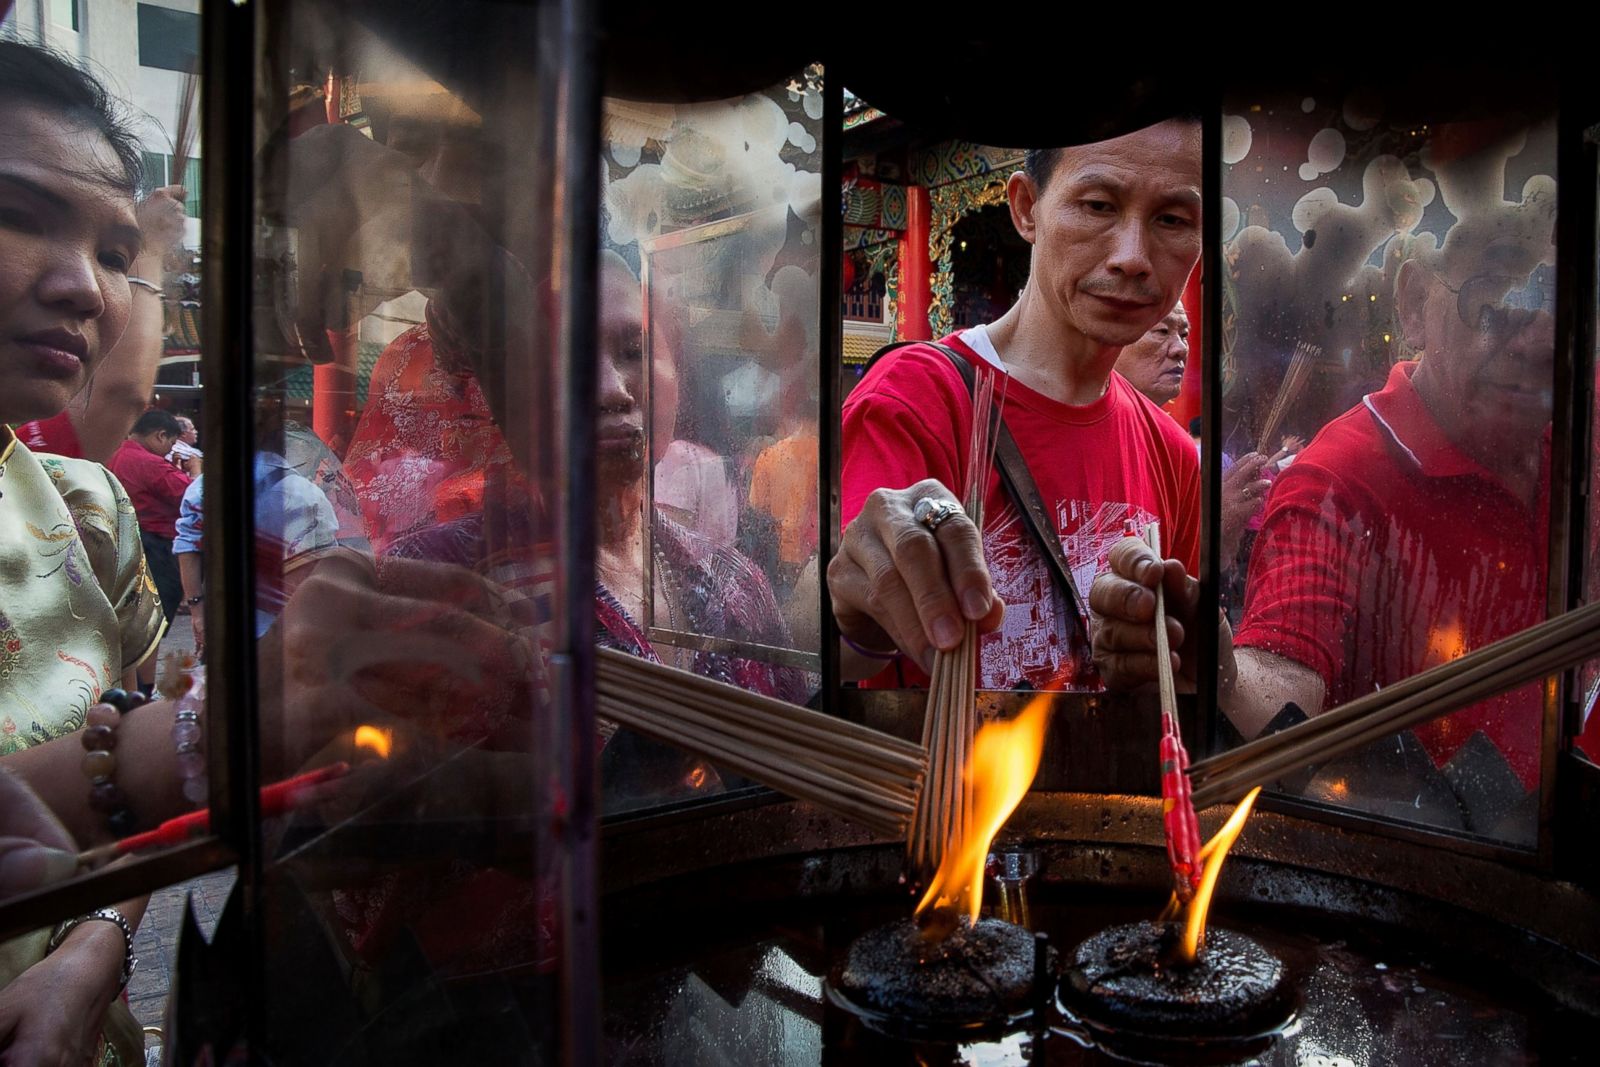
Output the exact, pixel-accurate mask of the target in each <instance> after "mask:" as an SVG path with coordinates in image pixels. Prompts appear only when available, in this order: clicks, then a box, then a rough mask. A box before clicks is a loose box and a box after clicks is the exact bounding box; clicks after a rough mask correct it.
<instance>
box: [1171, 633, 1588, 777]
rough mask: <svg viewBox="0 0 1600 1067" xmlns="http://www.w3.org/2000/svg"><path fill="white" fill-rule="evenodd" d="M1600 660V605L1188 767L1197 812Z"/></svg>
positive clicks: (1433, 668) (1517, 635)
mask: <svg viewBox="0 0 1600 1067" xmlns="http://www.w3.org/2000/svg"><path fill="white" fill-rule="evenodd" d="M1596 655H1600V603H1596V604H1588V605H1585V606H1584V607H1581V608H1578V609H1577V610H1576V611H1569V612H1567V613H1566V614H1564V615H1558V616H1556V617H1555V618H1553V619H1550V620H1548V621H1546V622H1542V623H1539V624H1538V625H1537V626H1531V627H1529V628H1528V629H1526V630H1523V631H1522V632H1521V633H1517V634H1513V635H1511V636H1510V637H1507V638H1503V639H1502V640H1499V641H1496V642H1495V643H1494V644H1492V645H1486V646H1485V647H1483V648H1480V649H1478V650H1477V651H1475V652H1469V653H1468V654H1467V655H1465V656H1462V657H1461V658H1460V659H1457V660H1452V661H1451V662H1449V663H1443V664H1440V665H1439V666H1437V667H1432V668H1430V669H1428V670H1426V671H1423V672H1422V673H1421V674H1417V675H1414V676H1412V677H1410V678H1407V679H1405V680H1404V681H1402V682H1397V683H1396V684H1394V685H1391V686H1389V687H1388V688H1387V689H1381V690H1379V691H1378V692H1376V693H1369V694H1368V695H1366V696H1364V697H1359V698H1357V699H1355V700H1352V701H1350V702H1349V703H1348V704H1343V705H1340V706H1339V707H1337V708H1334V709H1332V710H1331V711H1326V712H1323V713H1322V714H1321V715H1318V716H1316V717H1315V718H1312V719H1308V720H1306V721H1305V722H1303V723H1300V724H1298V725H1296V726H1291V727H1290V728H1289V729H1287V730H1283V731H1281V732H1279V733H1275V734H1271V735H1269V736H1267V737H1263V738H1259V739H1257V740H1255V741H1252V742H1250V743H1249V744H1246V745H1241V746H1240V747H1238V748H1236V749H1233V750H1232V751H1230V752H1224V753H1222V754H1221V755H1218V756H1212V757H1211V758H1210V759H1204V760H1201V761H1200V762H1199V763H1196V764H1195V765H1194V766H1192V767H1191V768H1189V779H1190V782H1191V784H1192V785H1193V786H1194V803H1195V806H1196V807H1204V806H1206V805H1208V804H1216V803H1220V802H1221V801H1225V800H1232V799H1234V798H1236V797H1239V796H1242V795H1243V794H1244V793H1245V792H1246V791H1247V790H1249V789H1250V787H1251V786H1255V785H1264V784H1266V783H1268V782H1272V781H1275V780H1277V779H1278V778H1280V777H1282V776H1283V775H1285V774H1288V773H1289V772H1291V771H1295V770H1298V769H1300V768H1301V767H1306V766H1309V765H1311V764H1315V763H1323V762H1326V761H1328V760H1330V759H1334V758H1335V757H1338V756H1342V755H1345V754H1346V753H1349V752H1353V751H1355V750H1356V749H1359V748H1361V747H1363V746H1365V745H1369V744H1371V743H1372V742H1374V741H1378V740H1381V739H1382V738H1385V737H1388V736H1389V735H1390V734H1396V733H1399V732H1400V731H1402V730H1407V729H1410V728H1412V727H1414V726H1420V725H1421V724H1423V723H1425V722H1428V721H1430V720H1433V719H1437V718H1439V717H1441V716H1444V715H1448V714H1450V713H1451V712H1453V711H1459V710H1460V709H1462V708H1465V707H1469V706H1471V705H1473V704H1476V703H1478V702H1479V701H1481V700H1488V699H1489V698H1490V697H1494V696H1498V695H1500V694H1501V693H1505V692H1508V691H1510V690H1512V689H1515V688H1517V687H1518V686H1522V685H1526V684H1528V683H1529V682H1533V681H1537V680H1539V679H1541V678H1547V677H1549V676H1550V675H1553V674H1559V673H1561V672H1562V671H1565V670H1568V669H1569V668H1572V667H1575V666H1577V665H1579V664H1581V663H1583V662H1584V661H1585V660H1588V659H1590V658H1592V657H1594V656H1596Z"/></svg>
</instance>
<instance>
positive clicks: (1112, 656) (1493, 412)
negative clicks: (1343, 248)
mask: <svg viewBox="0 0 1600 1067" xmlns="http://www.w3.org/2000/svg"><path fill="white" fill-rule="evenodd" d="M1494 196H1495V197H1496V198H1498V196H1499V193H1498V192H1496V193H1495V194H1494ZM1477 206H1481V205H1477ZM1463 214H1465V217H1464V218H1462V221H1460V222H1458V223H1457V224H1456V225H1455V226H1454V227H1453V228H1452V229H1451V230H1450V232H1449V233H1448V235H1447V236H1446V238H1445V241H1444V243H1443V245H1442V246H1441V247H1439V248H1438V249H1434V248H1432V247H1431V245H1429V244H1427V243H1421V244H1420V247H1419V250H1418V252H1417V253H1416V254H1415V255H1414V257H1413V258H1411V259H1409V260H1408V261H1407V262H1406V263H1405V264H1404V265H1403V266H1402V267H1401V269H1400V271H1399V274H1398V276H1397V281H1396V293H1395V304H1396V310H1397V313H1398V317H1399V320H1400V325H1401V328H1402V330H1403V331H1404V334H1405V337H1406V339H1407V340H1408V341H1410V342H1411V344H1412V345H1413V347H1415V348H1416V349H1418V350H1419V351H1420V352H1421V353H1422V356H1421V358H1420V359H1419V360H1418V361H1416V362H1403V363H1399V364H1397V365H1395V366H1394V367H1393V368H1392V369H1391V371H1390V374H1389V378H1388V381H1387V383H1386V384H1385V385H1384V386H1383V388H1381V389H1379V390H1378V391H1376V392H1373V393H1370V394H1368V395H1367V396H1366V397H1364V398H1363V399H1362V401H1361V403H1360V404H1358V405H1356V406H1355V407H1353V408H1351V409H1350V410H1349V411H1347V412H1345V413H1344V414H1343V415H1341V416H1339V417H1338V418H1336V419H1334V420H1333V421H1332V422H1330V423H1329V424H1328V425H1327V426H1325V427H1324V428H1323V429H1322V431H1321V432H1320V433H1319V434H1318V435H1317V436H1316V438H1315V439H1314V440H1313V441H1312V442H1311V444H1310V445H1309V446H1308V447H1307V448H1306V449H1305V451H1304V452H1303V453H1302V454H1301V456H1300V458H1299V460H1298V461H1297V462H1296V463H1295V464H1294V465H1293V466H1292V467H1291V468H1290V469H1289V470H1288V471H1287V472H1286V473H1285V474H1284V475H1283V476H1282V477H1281V478H1280V479H1279V481H1278V483H1277V485H1276V486H1275V487H1274V489H1273V491H1272V494H1271V498H1270V500H1269V502H1268V506H1267V512H1266V517H1265V521H1264V523H1263V526H1262V530H1261V535H1260V538H1259V540H1258V541H1257V543H1256V548H1255V552H1254V555H1253V557H1252V561H1251V570H1250V579H1249V585H1248V589H1247V592H1246V599H1245V614H1244V619H1243V621H1242V623H1241V625H1240V627H1239V630H1238V633H1237V634H1236V635H1234V636H1233V648H1232V654H1231V656H1229V655H1228V654H1227V652H1226V651H1225V654H1224V655H1225V662H1224V669H1223V672H1222V674H1223V678H1224V691H1223V693H1222V704H1223V707H1224V709H1225V710H1226V712H1227V714H1228V716H1229V718H1230V720H1231V721H1232V722H1233V724H1234V725H1235V726H1236V727H1237V728H1238V730H1239V731H1240V733H1241V734H1243V735H1244V736H1245V737H1247V738H1248V737H1253V736H1256V735H1257V734H1258V733H1260V732H1262V731H1263V730H1265V729H1268V728H1269V727H1271V726H1274V725H1277V724H1275V723H1274V721H1273V720H1275V719H1278V718H1279V716H1280V715H1282V714H1283V713H1284V710H1285V706H1286V705H1287V704H1289V703H1293V704H1295V705H1297V706H1298V707H1299V708H1300V709H1301V710H1302V711H1304V712H1305V713H1306V714H1309V715H1316V714H1318V713H1319V712H1321V711H1322V710H1323V709H1324V708H1325V707H1332V706H1335V705H1338V704H1341V703H1344V702H1345V701H1348V700H1351V699H1353V698H1355V697H1358V696H1361V695H1363V694H1366V693H1370V692H1372V691H1374V690H1375V689H1379V688H1382V687H1383V686H1386V685H1390V684H1392V683H1394V682H1397V681H1399V680H1401V679H1403V678H1406V677H1409V676H1411V675H1413V674H1416V673H1418V672H1420V671H1423V670H1425V669H1427V668H1429V667H1432V666H1434V665H1436V664H1439V663H1443V662H1446V661H1448V660H1451V659H1454V658H1457V657H1459V656H1461V655H1462V654H1464V653H1465V652H1467V651H1470V650H1472V649H1474V648H1479V647H1481V646H1483V645H1486V644H1489V643H1490V642H1492V641H1495V640H1498V639H1499V638H1502V637H1506V636H1508V635H1510V634H1512V633H1515V632H1516V631H1518V630H1521V629H1524V628H1526V627H1527V626H1530V625H1532V624H1534V623H1536V622H1539V621H1540V620H1542V619H1543V618H1544V617H1545V603H1546V577H1547V575H1546V553H1547V551H1548V537H1547V530H1548V520H1549V458H1550V449H1549V424H1550V410H1551V409H1550V404H1551V395H1550V388H1551V382H1552V371H1553V361H1554V352H1555V336H1554V325H1553V318H1552V314H1551V312H1552V308H1553V300H1554V294H1553V284H1552V276H1551V275H1550V274H1549V273H1548V267H1549V266H1550V265H1552V264H1553V260H1554V247H1553V244H1552V238H1553V235H1554V224H1555V192H1554V183H1553V182H1551V181H1550V180H1549V179H1548V178H1542V179H1534V180H1532V181H1530V182H1529V183H1528V186H1527V187H1526V189H1525V190H1524V195H1523V199H1522V200H1521V201H1520V202H1501V201H1498V200H1495V201H1494V202H1492V204H1491V205H1490V206H1488V207H1487V208H1484V209H1483V210H1479V211H1474V212H1471V213H1465V212H1464V213H1463ZM1112 569H1113V572H1114V573H1113V574H1111V575H1108V576H1107V577H1106V578H1104V579H1103V580H1102V581H1101V582H1100V583H1099V584H1098V585H1097V587H1096V588H1095V590H1094V591H1093V593H1092V594H1091V598H1090V599H1091V603H1092V604H1093V605H1094V606H1095V609H1096V611H1097V612H1099V613H1100V614H1101V616H1102V625H1101V626H1100V628H1099V630H1098V632H1097V634H1096V638H1095V647H1096V653H1097V660H1098V661H1099V662H1100V663H1101V665H1102V669H1103V670H1104V671H1105V672H1106V673H1107V675H1108V680H1110V681H1112V682H1114V683H1115V684H1119V685H1133V684H1139V683H1141V682H1143V681H1144V680H1146V679H1147V678H1149V677H1150V676H1151V675H1152V672H1153V665H1154V659H1153V656H1152V655H1151V654H1150V653H1149V652H1148V649H1149V648H1150V647H1151V645H1152V642H1153V637H1152V635H1151V634H1150V618H1151V614H1150V602H1151V601H1153V598H1151V597H1149V595H1148V593H1147V592H1145V591H1144V590H1142V589H1139V588H1137V586H1153V585H1154V584H1155V582H1156V581H1157V580H1159V577H1160V576H1161V575H1162V574H1163V573H1164V574H1165V577H1166V581H1167V583H1168V589H1169V590H1170V591H1171V593H1173V594H1177V595H1169V598H1168V604H1169V605H1173V606H1174V607H1175V608H1176V609H1177V610H1176V614H1177V615H1178V616H1179V617H1180V619H1182V620H1183V621H1184V622H1186V623H1187V622H1191V621H1192V619H1193V604H1194V598H1195V594H1196V588H1195V585H1194V583H1193V581H1192V580H1191V579H1189V578H1188V577H1187V576H1186V575H1184V574H1183V573H1182V569H1181V568H1180V567H1179V566H1178V565H1177V564H1176V562H1174V561H1171V560H1169V561H1167V562H1166V566H1165V570H1164V572H1163V569H1162V568H1160V567H1158V566H1157V565H1156V562H1155V560H1154V559H1153V558H1152V557H1151V556H1150V554H1149V552H1148V550H1144V549H1143V547H1142V546H1141V545H1139V544H1138V543H1136V542H1133V541H1126V542H1124V543H1122V544H1120V545H1118V546H1117V548H1116V549H1115V550H1114V551H1113V559H1112ZM1185 616H1187V617H1186V618H1185ZM1224 625H1226V624H1224ZM1225 637H1226V635H1225ZM1224 648H1225V650H1226V648H1227V642H1226V640H1225V641H1224ZM1228 660H1231V662H1228ZM1542 718H1543V716H1542V700H1541V696H1540V687H1539V686H1537V685H1533V686H1528V687H1525V688H1523V689H1521V690H1518V691H1516V692H1513V693H1509V694H1506V695H1505V696H1502V697H1499V698H1497V699H1495V700H1491V701H1485V702H1482V703H1480V704H1476V705H1474V706H1472V707H1469V708H1466V709H1463V710H1462V711H1459V712H1457V713H1455V714H1453V715H1450V716H1448V717H1446V718H1444V719H1441V720H1437V721H1435V722H1432V723H1429V724H1425V725H1424V726H1422V727H1420V728H1418V729H1417V730H1416V731H1414V732H1413V733H1412V734H1410V735H1406V736H1404V737H1402V738H1400V739H1399V740H1398V741H1397V742H1396V743H1394V744H1392V745H1387V746H1383V747H1384V752H1382V753H1379V752H1376V751H1375V750H1368V753H1367V754H1365V755H1363V756H1362V758H1361V759H1358V760H1355V761H1350V762H1347V763H1346V764H1345V765H1344V768H1343V769H1344V770H1346V771H1348V772H1350V773H1351V774H1353V775H1354V776H1355V777H1354V778H1350V779H1347V778H1345V777H1336V776H1329V775H1327V774H1324V775H1323V776H1321V778H1320V779H1319V780H1316V781H1313V783H1312V792H1313V794H1314V795H1315V794H1316V792H1317V790H1318V789H1325V793H1324V794H1323V795H1325V796H1326V797H1327V798H1329V799H1341V800H1347V801H1348V802H1350V803H1354V804H1358V805H1360V806H1363V807H1366V808H1368V809H1371V810H1377V811H1382V812H1386V813H1389V814H1394V815H1399V816H1403V817H1408V818H1421V819H1424V820H1425V821H1430V822H1433V821H1441V820H1442V821H1444V822H1445V823H1446V824H1449V822H1450V820H1451V819H1452V818H1454V819H1457V820H1459V825H1457V826H1455V828H1458V829H1465V830H1469V831H1474V832H1480V833H1488V834H1493V835H1496V836H1504V837H1510V838H1512V839H1516V840H1531V837H1532V835H1533V833H1534V831H1535V829H1536V825H1537V824H1536V821H1535V818H1534V816H1535V815H1536V810H1535V804H1536V796H1537V790H1536V787H1537V785H1538V781H1539V766H1540V730H1541V723H1542ZM1280 722H1281V720H1280ZM1363 760H1364V761H1365V762H1366V764H1367V767H1366V772H1367V773H1363V767H1362V762H1363ZM1374 768H1382V773H1375V772H1374V770H1373V769H1374ZM1430 805H1431V810H1430Z"/></svg>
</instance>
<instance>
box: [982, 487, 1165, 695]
mask: <svg viewBox="0 0 1600 1067" xmlns="http://www.w3.org/2000/svg"><path fill="white" fill-rule="evenodd" d="M1055 518H1056V529H1057V532H1058V533H1059V535H1060V537H1061V548H1062V552H1063V554H1064V555H1065V556H1066V558H1067V563H1068V565H1069V566H1070V567H1071V568H1072V581H1073V584H1074V585H1075V586H1077V589H1078V594H1079V596H1080V597H1083V598H1087V597H1088V595H1089V588H1090V587H1091V586H1093V585H1094V580H1095V578H1096V577H1098V576H1099V575H1100V574H1101V573H1103V572H1104V571H1105V570H1106V566H1107V559H1108V557H1109V556H1110V555H1111V546H1112V545H1115V544H1116V543H1117V542H1118V541H1119V540H1121V539H1122V537H1123V535H1124V529H1125V526H1124V524H1125V522H1126V521H1127V520H1128V519H1132V520H1133V521H1134V523H1135V525H1136V526H1137V527H1138V528H1143V526H1144V525H1145V524H1146V523H1149V522H1153V521H1155V516H1154V515H1152V514H1151V513H1150V512H1148V511H1146V510H1145V509H1144V508H1141V507H1138V506H1136V505H1133V504H1123V503H1114V502H1104V501H1102V502H1100V503H1098V504H1094V503H1090V502H1089V501H1085V500H1070V501H1068V500H1060V501H1057V502H1056V506H1055ZM983 551H984V556H985V557H986V558H987V559H988V561H989V573H990V576H991V579H992V580H993V582H994V587H995V592H996V593H998V594H999V595H1000V599H1002V600H1004V601H1005V604H1006V617H1005V621H1004V622H1003V623H1002V624H1001V626H1000V629H999V630H997V631H995V632H994V633H992V634H989V635H988V636H987V637H985V638H984V640H983V642H982V643H981V645H980V647H979V666H978V677H979V684H980V686H981V687H982V688H984V689H1016V688H1019V687H1020V688H1033V689H1043V688H1058V689H1096V690H1097V689H1099V688H1100V687H1101V686H1100V680H1099V677H1098V676H1097V675H1095V674H1094V673H1093V672H1092V671H1090V672H1088V675H1087V676H1083V672H1081V671H1074V670H1073V663H1072V658H1073V657H1072V654H1071V649H1070V647H1069V643H1068V637H1069V635H1070V634H1071V628H1070V627H1069V626H1068V625H1067V623H1066V613H1067V611H1068V610H1069V609H1068V608H1067V604H1066V600H1065V598H1064V597H1063V596H1062V595H1061V593H1060V591H1059V590H1058V589H1057V588H1056V585H1055V582H1054V581H1053V580H1052V579H1051V577H1050V570H1049V568H1048V566H1047V565H1046V563H1045V560H1044V554H1043V553H1042V552H1041V551H1040V549H1039V547H1038V546H1037V545H1036V544H1034V541H1033V537H1032V535H1031V534H1029V532H1028V527H1027V524H1026V523H1024V522H1023V520H1022V516H1021V514H1020V513H1019V512H1018V511H1017V509H1016V507H1015V505H1013V504H1012V503H1011V502H1010V501H1007V502H1006V504H1005V506H1004V507H1003V508H1001V509H999V510H998V511H997V512H995V513H993V514H991V515H990V516H989V518H988V521H987V522H985V524H984V531H983ZM1080 607H1081V609H1082V610H1083V611H1085V612H1086V611H1088V605H1087V604H1086V603H1085V604H1081V605H1080ZM1064 671H1065V672H1067V673H1066V674H1065V677H1064V678H1063V672H1064Z"/></svg>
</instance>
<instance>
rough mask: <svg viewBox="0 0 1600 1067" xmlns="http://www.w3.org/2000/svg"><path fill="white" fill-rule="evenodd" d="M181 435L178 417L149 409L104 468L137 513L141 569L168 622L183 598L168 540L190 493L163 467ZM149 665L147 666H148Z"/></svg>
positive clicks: (181, 477) (180, 477)
mask: <svg viewBox="0 0 1600 1067" xmlns="http://www.w3.org/2000/svg"><path fill="white" fill-rule="evenodd" d="M181 433H183V426H182V425H181V424H180V423H179V422H178V419H177V416H175V415H173V414H172V412H170V411H162V410H161V409H159V408H151V409H150V410H149V411H146V412H145V413H144V414H143V415H140V416H139V418H138V421H136V422H135V423H134V424H133V432H132V433H131V434H129V435H128V438H127V440H125V441H123V442H122V447H121V448H119V449H117V451H116V454H115V455H113V456H112V457H111V462H110V463H107V464H106V466H107V467H109V468H110V469H111V473H112V474H115V475H116V476H117V480H118V481H120V482H121V483H122V487H123V488H124V489H126V490H127V491H128V499H129V500H130V501H132V502H133V510H134V511H135V512H137V513H138V516H139V540H140V542H141V543H142V544H143V545H144V558H145V564H146V566H147V567H149V570H150V579H151V580H152V581H153V582H155V583H156V589H157V591H159V592H160V593H161V607H162V610H163V611H164V612H165V613H166V616H167V621H168V622H171V621H172V616H173V615H174V614H175V613H176V612H177V610H178V603H179V601H181V600H182V599H183V582H182V580H181V579H180V577H179V575H178V564H177V562H176V560H174V559H173V556H172V539H173V537H174V536H176V533H177V522H178V505H179V504H180V503H181V502H182V501H183V494H184V491H185V490H186V489H188V488H189V477H188V475H186V474H184V473H183V472H182V471H180V470H179V469H178V468H177V467H174V466H173V465H172V464H170V463H168V462H167V460H166V455H167V453H168V452H170V451H172V442H174V441H176V440H177V439H178V436H179V434H181ZM153 659H154V657H152V658H151V660H153ZM151 660H147V661H146V662H147V663H151ZM152 669H153V664H152ZM141 680H143V679H141Z"/></svg>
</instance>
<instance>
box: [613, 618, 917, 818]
mask: <svg viewBox="0 0 1600 1067" xmlns="http://www.w3.org/2000/svg"><path fill="white" fill-rule="evenodd" d="M595 686H596V689H597V690H598V694H599V695H598V710H599V713H600V714H601V715H602V716H604V717H605V718H608V719H612V720H615V721H616V722H619V723H622V724H623V725H624V726H628V727H631V728H632V729H634V730H637V731H639V732H640V733H641V734H645V735H647V736H649V737H653V738H655V739H656V740H658V741H664V742H666V743H667V744H670V745H675V746H677V747H678V748H682V749H686V750H688V751H690V752H693V753H695V754H696V755H700V756H704V757H705V758H706V759H708V760H710V761H711V762H712V763H714V764H716V765H717V766H718V767H719V768H721V769H722V770H725V771H732V772H735V773H737V774H742V775H744V776H745V777H747V778H753V779H755V780H756V781H758V782H760V783H761V784H762V785H765V786H770V787H771V788H773V789H776V790H778V791H779V792H780V793H786V794H788V795H789V796H792V797H795V798H796V799H798V800H807V801H810V802H811V803H813V804H816V805H817V806H819V807H823V808H827V809H828V810H829V811H833V812H836V813H837V814H839V815H843V816H844V817H846V818H848V819H853V820H855V821H856V822H860V823H862V824H864V825H866V826H868V827H870V828H872V829H874V830H877V831H879V832H880V833H884V834H891V835H898V834H901V833H904V832H905V826H906V821H907V820H908V819H909V818H910V817H911V812H912V809H913V808H914V806H915V804H916V797H917V790H918V787H919V786H920V785H921V783H922V778H923V774H924V771H925V769H926V766H927V759H926V757H925V756H924V754H923V751H922V749H921V748H920V747H918V746H917V745H916V744H914V743H912V742H910V741H905V740H902V739H900V738H898V737H893V736H890V735H889V734H885V733H881V732H879V731H877V730H873V729H871V728H870V727H866V726H862V725H860V724H858V723H852V722H846V721H844V720H843V719H837V718H834V717H833V716H832V715H825V714H823V713H822V712H820V711H811V710H809V709H807V708H801V707H796V706H795V705H793V704H786V703H784V702H783V701H781V700H774V699H772V698H771V697H765V696H760V695H758V694H755V693H751V692H747V691H746V690H743V689H740V688H739V687H738V686H732V685H725V684H723V683H722V682H717V681H713V680H711V679H710V678H702V677H701V676H700V675H698V674H693V673H691V672H689V671H682V670H678V669H677V668H676V667H668V666H665V665H663V664H660V663H651V662H649V661H648V660H643V659H639V658H638V657H636V656H630V655H627V654H626V653H622V652H617V651H614V650H612V649H604V648H603V649H600V650H599V656H598V659H597V662H596V664H595Z"/></svg>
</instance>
